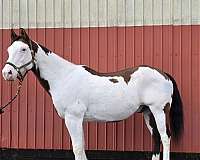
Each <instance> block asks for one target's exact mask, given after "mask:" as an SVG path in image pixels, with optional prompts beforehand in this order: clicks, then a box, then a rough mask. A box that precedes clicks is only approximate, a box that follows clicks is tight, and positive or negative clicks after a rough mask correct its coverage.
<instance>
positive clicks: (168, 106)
mask: <svg viewBox="0 0 200 160" xmlns="http://www.w3.org/2000/svg"><path fill="white" fill-rule="evenodd" d="M163 110H164V113H165V117H166V118H165V120H166V129H167V135H168V137H170V136H171V131H170V104H169V103H167V104H166V105H165V107H164V109H163Z"/></svg>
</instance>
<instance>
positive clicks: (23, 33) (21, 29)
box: [20, 28, 29, 40]
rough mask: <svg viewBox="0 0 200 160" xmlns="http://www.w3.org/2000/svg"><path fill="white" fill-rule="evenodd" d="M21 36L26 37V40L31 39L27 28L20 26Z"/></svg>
mask: <svg viewBox="0 0 200 160" xmlns="http://www.w3.org/2000/svg"><path fill="white" fill-rule="evenodd" d="M20 32H21V36H22V37H24V38H25V39H26V40H29V37H28V34H27V33H26V31H25V29H23V28H20Z"/></svg>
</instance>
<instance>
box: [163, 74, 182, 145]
mask: <svg viewBox="0 0 200 160" xmlns="http://www.w3.org/2000/svg"><path fill="white" fill-rule="evenodd" d="M165 74H166V75H167V76H168V77H169V79H170V80H171V81H172V83H173V95H172V104H171V109H170V130H171V136H172V139H173V140H174V141H175V142H179V140H180V138H181V136H182V134H183V131H184V114H183V103H182V100H181V96H180V93H179V90H178V87H177V84H176V81H175V80H174V78H173V77H172V76H171V75H169V74H168V73H165Z"/></svg>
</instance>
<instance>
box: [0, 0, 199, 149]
mask: <svg viewBox="0 0 200 160" xmlns="http://www.w3.org/2000/svg"><path fill="white" fill-rule="evenodd" d="M45 2H46V3H45ZM199 8H200V0H189V1H188V0H182V1H181V0H174V1H172V0H167V1H163V2H161V1H159V0H143V1H141V0H126V1H125V0H117V1H116V0H109V1H108V0H101V1H98V0H84V1H81V0H58V1H57V0H56V2H55V1H54V0H49V1H48V3H47V1H45V0H37V1H35V0H29V1H28V0H1V1H0V28H1V29H0V53H1V54H0V70H1V69H2V67H3V66H4V63H5V61H6V60H7V53H6V50H7V47H8V46H9V44H10V30H9V28H12V27H14V28H18V27H25V28H29V29H27V31H28V33H29V35H30V37H31V38H32V39H33V40H36V41H38V42H39V43H41V44H43V45H45V46H46V47H47V48H49V49H51V50H52V51H54V52H56V53H57V54H58V55H60V56H62V57H64V58H65V59H67V60H69V61H72V62H74V63H77V64H86V65H88V66H90V67H92V68H93V69H96V70H98V71H100V72H111V71H118V70H121V69H124V68H128V67H133V66H137V65H140V64H148V65H152V66H155V67H158V68H161V69H163V70H164V71H166V72H169V73H171V74H172V75H173V76H174V77H175V79H176V81H177V83H178V86H179V89H180V91H181V94H182V98H183V102H184V112H185V133H184V136H183V139H182V140H181V143H180V145H179V146H175V145H174V144H172V149H173V151H180V152H200V139H199V134H200V125H199V116H200V108H199V106H200V100H199V96H200V25H199V24H200V12H199ZM185 24H187V25H185ZM12 25H13V26H12ZM16 31H17V32H18V30H16ZM16 89H17V82H13V83H10V82H6V81H4V80H3V78H2V76H1V78H0V103H1V104H4V103H6V102H7V101H8V100H9V99H10V98H11V96H13V95H14V94H15V92H16ZM84 130H85V140H86V148H87V149H91V150H94V149H99V150H120V151H121V150H122V151H123V150H126V151H132V150H135V151H143V150H145V151H147V150H151V148H152V143H153V142H152V139H151V138H150V134H149V132H148V130H147V128H146V125H145V124H144V120H143V117H142V114H135V115H134V116H131V117H130V118H128V119H126V120H124V121H121V122H117V123H96V122H91V123H85V124H84ZM0 147H1V148H10V147H12V148H37V149H39V148H40V149H51V148H53V149H71V142H70V138H69V135H68V132H67V129H66V128H65V126H64V121H63V120H61V119H60V118H59V117H58V115H57V113H56V111H55V109H54V107H53V104H52V101H51V99H50V97H49V96H48V94H46V93H45V91H44V90H43V89H42V88H41V86H40V84H39V82H38V81H37V80H36V78H35V77H34V75H33V74H32V73H29V74H28V75H27V77H26V79H25V80H24V82H23V88H22V90H21V93H20V96H19V97H18V98H17V100H16V101H14V102H13V103H12V105H11V107H10V108H7V109H6V111H5V113H4V114H3V115H1V116H0Z"/></svg>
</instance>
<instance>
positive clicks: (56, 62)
mask: <svg viewBox="0 0 200 160" xmlns="http://www.w3.org/2000/svg"><path fill="white" fill-rule="evenodd" d="M35 60H36V67H35V70H34V71H33V72H34V73H35V75H36V76H37V78H38V79H39V80H41V79H44V80H46V81H48V83H49V84H50V86H51V85H54V84H55V83H56V82H57V81H59V80H61V79H63V78H64V77H66V76H67V75H69V74H70V73H71V72H72V71H73V70H74V69H76V67H77V65H75V64H73V63H70V62H68V61H67V60H65V59H63V58H61V57H60V56H58V55H57V54H55V53H53V52H49V53H46V52H45V51H44V50H43V49H42V48H41V47H39V48H38V51H37V53H36V54H35ZM43 87H44V86H43Z"/></svg>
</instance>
